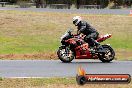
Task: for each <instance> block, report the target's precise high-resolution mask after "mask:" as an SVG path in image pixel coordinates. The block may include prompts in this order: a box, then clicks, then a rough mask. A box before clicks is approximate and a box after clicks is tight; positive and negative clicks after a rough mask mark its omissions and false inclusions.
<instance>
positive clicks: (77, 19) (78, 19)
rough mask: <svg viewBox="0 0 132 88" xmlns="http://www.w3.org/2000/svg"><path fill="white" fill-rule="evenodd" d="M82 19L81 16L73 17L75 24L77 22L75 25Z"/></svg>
mask: <svg viewBox="0 0 132 88" xmlns="http://www.w3.org/2000/svg"><path fill="white" fill-rule="evenodd" d="M80 21H82V18H81V17H80V16H75V17H73V24H75V26H77V25H78V23H79V22H80Z"/></svg>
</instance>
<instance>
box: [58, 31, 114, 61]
mask: <svg viewBox="0 0 132 88" xmlns="http://www.w3.org/2000/svg"><path fill="white" fill-rule="evenodd" d="M71 32H72V30H71V29H70V30H68V31H67V32H66V33H65V34H64V35H62V37H61V44H62V45H61V46H60V47H59V49H58V51H57V55H58V58H59V59H60V60H61V61H62V62H65V63H69V62H71V61H72V60H73V59H74V58H75V59H99V60H101V61H102V62H111V61H112V60H113V59H114V57H115V52H114V50H113V49H112V47H111V46H110V45H109V44H104V45H101V46H102V47H103V50H104V51H105V52H99V50H98V49H97V50H96V47H95V49H94V50H93V49H91V48H90V47H89V45H88V43H86V42H85V41H84V40H83V38H84V37H85V36H80V35H73V34H72V33H71ZM111 36H112V35H111V34H106V35H104V36H102V37H99V38H97V40H96V41H97V42H99V43H101V42H103V41H105V40H106V39H108V38H110V37H111Z"/></svg>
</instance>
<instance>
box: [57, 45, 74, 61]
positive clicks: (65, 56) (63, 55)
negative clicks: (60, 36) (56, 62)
mask: <svg viewBox="0 0 132 88" xmlns="http://www.w3.org/2000/svg"><path fill="white" fill-rule="evenodd" d="M57 55H58V58H59V59H60V60H61V61H62V62H64V63H69V62H71V61H72V60H73V59H74V53H73V52H72V51H71V50H70V48H69V47H65V48H64V47H60V48H59V49H58V51H57Z"/></svg>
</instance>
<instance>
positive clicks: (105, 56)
mask: <svg viewBox="0 0 132 88" xmlns="http://www.w3.org/2000/svg"><path fill="white" fill-rule="evenodd" d="M102 47H103V49H105V51H106V53H99V54H98V57H99V59H100V60H101V61H102V62H104V63H109V62H111V61H112V60H113V59H114V58H115V52H114V50H113V49H112V48H111V47H110V46H109V45H102Z"/></svg>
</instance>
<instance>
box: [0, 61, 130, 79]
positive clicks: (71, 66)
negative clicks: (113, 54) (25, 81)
mask: <svg viewBox="0 0 132 88" xmlns="http://www.w3.org/2000/svg"><path fill="white" fill-rule="evenodd" d="M79 66H82V67H83V68H84V69H85V70H86V72H87V73H88V74H130V75H132V68H131V67H132V61H113V62H111V63H102V62H101V61H99V60H73V61H72V63H62V62H61V61H60V60H1V61H0V77H5V78H21V77H22V78H23V77H24V78H27V77H29V78H30V77H38V78H39V77H75V76H76V74H77V69H78V67H79Z"/></svg>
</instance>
